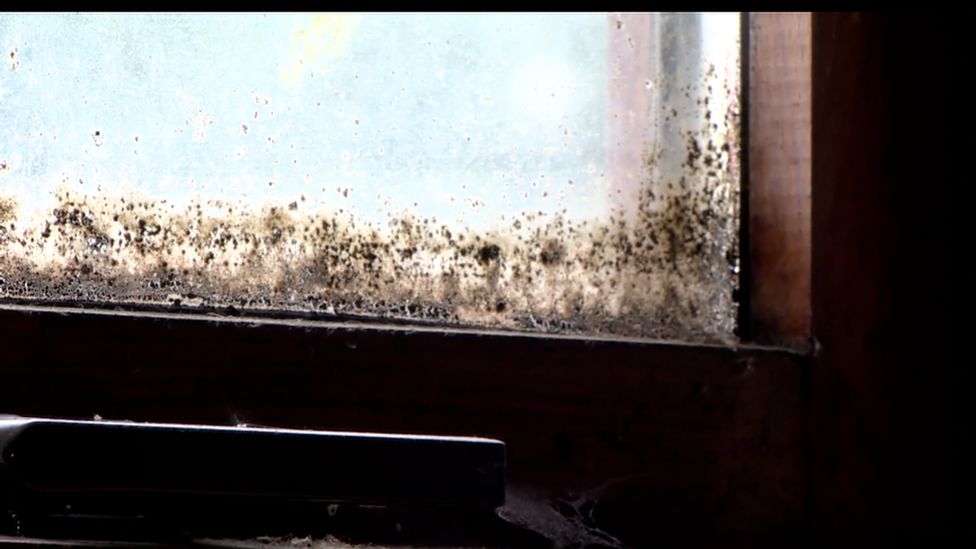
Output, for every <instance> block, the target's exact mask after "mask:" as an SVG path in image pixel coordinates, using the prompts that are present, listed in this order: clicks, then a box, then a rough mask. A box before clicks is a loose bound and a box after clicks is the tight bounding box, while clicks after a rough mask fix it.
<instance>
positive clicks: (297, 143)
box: [0, 13, 740, 341]
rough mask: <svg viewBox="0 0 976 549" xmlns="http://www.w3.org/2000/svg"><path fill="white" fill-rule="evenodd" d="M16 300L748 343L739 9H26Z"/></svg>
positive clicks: (0, 289)
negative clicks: (738, 294)
mask: <svg viewBox="0 0 976 549" xmlns="http://www.w3.org/2000/svg"><path fill="white" fill-rule="evenodd" d="M0 53H2V59H0V61H2V62H0V301H2V302H6V303H24V302H32V303H38V302H41V303H54V304H74V305H86V306H87V305H93V304H94V305H97V304H100V303H104V304H115V305H117V304H129V305H133V306H135V305H139V306H146V305H155V306H166V307H170V308H174V309H180V310H190V311H194V310H213V309H218V310H229V308H231V307H233V308H235V309H237V310H242V311H257V312H261V313H262V314H264V313H267V314H272V313H274V312H276V311H278V312H283V311H287V312H290V313H302V314H308V315H309V316H313V317H321V318H348V317H364V318H365V317H369V318H380V319H384V318H385V319H400V320H408V321H411V322H418V323H437V324H445V325H454V326H468V327H480V328H502V329H514V330H533V331H552V332H559V333H570V334H581V335H613V336H628V337H630V336H633V337H655V338H658V337H665V338H680V339H685V340H712V341H730V340H731V338H732V333H733V329H734V325H735V316H736V315H735V302H734V299H733V293H734V291H735V289H736V288H737V283H738V281H737V272H738V253H737V232H738V200H739V199H738V196H739V138H738V136H739V117H740V112H739V17H738V16H737V15H736V14H705V15H697V14H680V15H671V14H639V13H635V14H602V13H572V14H526V13H516V14H512V13H508V14H502V13H497V14H474V13H464V14H431V13H424V14H409V13H397V14H383V13H369V14H353V13H342V14H293V13H288V14H284V13H277V14H267V15H263V14H256V13H248V14H228V13H221V14H203V13H195V14H148V13H139V14H95V13H92V14H57V13H43V14H30V13H16V14H0Z"/></svg>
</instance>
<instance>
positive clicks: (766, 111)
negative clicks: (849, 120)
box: [748, 13, 810, 349]
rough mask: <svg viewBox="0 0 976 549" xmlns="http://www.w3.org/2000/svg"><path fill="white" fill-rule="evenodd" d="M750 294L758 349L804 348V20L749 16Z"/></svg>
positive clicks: (806, 269) (773, 15)
mask: <svg viewBox="0 0 976 549" xmlns="http://www.w3.org/2000/svg"><path fill="white" fill-rule="evenodd" d="M749 25H750V34H749V60H750V63H749V68H748V70H749V90H748V93H749V106H748V111H749V126H748V127H749V131H748V134H749V135H748V143H749V145H748V146H749V155H748V158H749V170H748V171H749V193H748V194H749V198H748V200H749V205H748V211H749V219H748V223H749V231H750V233H749V237H748V240H749V258H748V261H749V262H750V265H749V268H750V271H749V272H750V276H749V280H750V282H751V284H750V288H749V298H750V318H749V322H750V323H751V326H750V329H749V330H748V333H750V334H752V336H753V337H754V338H755V339H756V340H757V341H763V342H766V343H774V344H780V345H786V346H790V347H793V348H796V349H808V348H809V346H810V14H809V13H788V14H785V13H756V14H751V15H750V16H749Z"/></svg>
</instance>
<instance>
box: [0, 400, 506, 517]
mask: <svg viewBox="0 0 976 549" xmlns="http://www.w3.org/2000/svg"><path fill="white" fill-rule="evenodd" d="M504 499H505V445H504V443H502V442H501V441H498V440H491V439H485V438H473V437H443V436H425V435H402V434H395V435H394V434H379V433H352V432H333V431H305V430H294V429H273V428H255V427H219V426H203V425H179V424H150V423H130V422H119V421H75V420H62V419H40V418H21V417H12V416H0V505H2V506H3V507H0V512H4V511H5V512H6V516H0V523H3V522H4V521H6V523H7V524H6V528H3V527H2V526H0V530H4V529H5V530H7V531H6V532H4V531H0V533H7V534H11V533H12V534H20V533H25V532H24V529H25V528H27V526H25V525H27V524H33V525H41V526H36V527H35V528H34V530H35V532H36V531H40V533H44V534H48V533H50V532H51V531H52V530H57V529H58V528H60V526H56V527H52V526H51V525H61V524H80V523H86V521H87V523H101V522H107V523H109V524H111V525H112V526H111V528H110V529H111V530H112V531H113V532H115V533H120V532H124V531H125V530H126V526H125V525H126V524H133V525H138V526H133V528H134V530H139V529H140V528H142V527H143V526H144V525H145V524H149V523H152V524H159V523H166V524H170V525H181V526H183V525H189V527H191V528H192V527H193V526H194V525H196V526H199V525H201V524H207V525H210V526H213V525H215V524H220V523H222V524H232V523H233V524H237V525H242V524H244V523H247V522H249V521H255V520H256V521H258V522H264V523H266V524H271V523H277V524H279V525H281V524H284V525H288V524H289V523H290V522H295V521H299V520H301V519H302V518H305V519H308V518H309V517H312V518H313V519H314V520H319V519H320V518H322V519H324V518H326V516H327V512H326V510H331V509H334V505H336V504H355V505H357V506H383V507H393V508H396V507H413V508H416V507H418V506H420V507H435V508H442V509H444V508H464V509H484V510H492V509H494V508H496V507H499V506H501V505H502V504H503V503H504ZM31 521H33V522H31ZM55 533H56V532H55ZM94 535H96V536H97V535H98V534H97V533H96V534H94ZM121 535H123V536H124V534H121Z"/></svg>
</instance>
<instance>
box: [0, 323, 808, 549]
mask: <svg viewBox="0 0 976 549" xmlns="http://www.w3.org/2000/svg"><path fill="white" fill-rule="evenodd" d="M0 326H2V329H3V333H4V334H5V339H4V341H5V343H4V347H5V351H4V355H5V360H4V363H3V366H2V371H3V377H4V383H3V384H2V385H0V407H2V409H3V411H4V412H7V413H16V414H21V415H39V416H66V417H89V418H90V417H92V416H93V415H94V414H99V415H100V416H102V417H105V418H113V419H131V420H136V421H139V420H155V421H176V422H180V421H185V422H204V423H216V424H227V423H230V422H232V421H235V420H241V421H246V422H251V423H257V424H267V425H280V426H293V427H314V428H321V429H344V430H366V431H384V432H416V433H435V434H458V435H465V434H474V435H484V436H491V437H498V438H500V439H502V440H504V441H505V442H506V443H507V445H508V461H509V467H510V474H509V479H510V482H512V483H513V484H515V485H531V486H533V487H536V488H538V489H540V490H543V491H547V492H574V493H576V492H581V491H587V490H589V492H588V494H589V495H588V496H587V497H589V498H590V499H591V500H592V502H593V503H595V504H596V505H597V507H598V508H602V511H601V512H602V513H603V516H604V520H606V521H608V524H612V528H611V530H617V531H618V532H619V533H620V535H621V536H622V537H624V538H625V539H626V538H629V539H630V541H631V542H633V543H635V544H636V545H644V544H645V543H647V542H649V541H651V540H649V539H646V536H647V535H648V533H649V532H656V534H655V536H656V537H655V539H657V540H664V541H665V542H667V540H671V541H672V542H675V543H679V540H684V542H688V541H690V540H693V541H694V543H693V544H698V545H717V544H720V542H723V543H724V542H726V541H728V540H730V539H740V538H741V539H742V540H745V541H750V542H756V541H757V540H765V539H769V538H770V537H772V538H775V539H780V538H781V537H782V536H789V535H796V534H797V533H798V532H799V531H800V529H801V528H802V525H803V515H802V504H803V501H804V497H805V485H804V476H803V472H802V465H803V455H802V449H803V444H802V436H803V397H802V387H801V383H802V380H803V376H804V361H803V359H802V358H801V357H799V356H796V355H793V354H790V353H784V352H778V351H767V350H761V349H751V350H739V351H734V350H731V349H725V348H718V347H714V348H709V347H696V346H689V345H680V344H673V345H668V344H639V343H626V342H609V341H584V340H572V339H546V338H539V337H525V336H501V335H491V336H485V335H475V334H448V333H422V332H413V333H410V332H405V331H384V330H363V329H355V328H352V329H348V328H347V329H333V328H323V327H317V326H314V325H312V324H309V325H307V326H285V325H276V324H262V325H257V326H250V325H247V324H239V323H226V322H208V321H204V320H172V319H156V318H152V317H149V316H131V317H121V316H111V315H109V316H106V315H85V314H67V315H65V314H56V313H51V312H39V313H32V314H30V313H25V312H23V311H10V310H6V311H0ZM601 506H602V507H601ZM610 510H613V512H610ZM649 527H650V529H648V528H649ZM689 536H691V537H689Z"/></svg>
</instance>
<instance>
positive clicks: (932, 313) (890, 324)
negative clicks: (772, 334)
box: [810, 13, 972, 547]
mask: <svg viewBox="0 0 976 549" xmlns="http://www.w3.org/2000/svg"><path fill="white" fill-rule="evenodd" d="M948 17H951V16H948ZM947 22H948V21H947V16H944V15H932V14H923V13H904V14H815V15H814V16H813V204H812V205H813V210H812V215H813V218H812V222H813V279H812V284H813V286H812V290H813V328H814V335H815V337H816V340H817V352H816V355H815V358H814V364H813V366H812V368H811V370H810V371H811V373H812V378H811V379H812V385H811V403H812V416H811V418H812V439H811V440H812V449H813V461H812V469H811V474H812V482H811V487H812V490H811V495H812V500H811V501H812V512H813V523H812V527H813V532H814V533H815V535H816V536H817V541H818V543H819V544H820V545H823V546H830V547H862V546H868V545H870V546H879V545H884V544H889V543H896V544H898V545H900V546H945V545H948V543H947V542H948V541H949V539H951V538H952V537H953V536H955V535H956V534H957V533H956V532H954V529H955V528H957V527H959V526H961V524H963V523H960V522H955V521H954V520H953V512H954V508H955V504H954V502H953V491H954V490H957V489H958V488H956V486H958V485H959V482H960V481H959V479H958V478H957V477H956V474H957V473H956V472H954V471H953V461H954V460H958V454H955V453H954V450H953V449H952V445H953V443H954V441H958V440H959V439H960V435H961V433H962V432H963V429H961V423H960V422H961V420H960V419H958V418H959V417H960V414H957V413H955V412H954V411H953V410H952V408H951V404H952V400H953V394H952V387H954V386H955V387H960V388H963V387H966V386H968V384H964V383H960V382H959V381H958V379H957V377H956V374H955V373H954V372H953V367H952V365H953V363H954V362H958V365H959V366H960V367H963V366H966V367H967V369H968V364H967V363H966V362H967V361H966V360H965V359H964V358H959V359H954V360H953V359H950V358H949V356H948V347H949V345H951V341H952V339H953V328H952V321H951V320H949V316H948V315H950V312H949V311H951V310H952V309H950V308H949V306H948V300H947V299H946V297H947V294H948V292H946V291H944V290H942V289H949V287H950V286H951V284H950V283H949V274H948V273H949V272H950V268H949V265H950V263H949V262H950V261H951V258H952V256H953V255H954V254H952V253H947V250H948V241H947V239H948V238H949V237H948V236H947V235H948V234H950V231H949V230H948V228H947V220H948V219H949V218H950V217H951V204H950V203H949V202H951V201H952V200H951V199H950V200H948V201H947V197H949V196H950V195H951V193H950V194H946V191H947V189H949V188H951V187H952V186H953V185H955V184H956V183H955V182H956V181H961V179H959V178H960V177H961V176H960V175H958V174H956V173H955V172H956V170H958V169H959V164H958V163H957V162H956V160H958V159H960V158H962V156H960V152H959V151H960V150H961V144H962V142H961V141H957V140H956V139H953V138H952V137H950V136H951V132H950V128H952V127H953V126H956V125H958V124H960V123H961V119H960V118H959V114H958V106H959V105H960V104H962V101H963V100H962V98H954V97H953V91H954V90H956V89H959V88H958V86H960V85H961V84H960V83H959V82H957V81H956V79H957V78H958V76H957V75H958V67H957V65H956V61H955V59H956V56H957V53H958V51H959V50H958V48H960V47H962V46H961V44H954V43H953V40H954V39H955V37H958V36H959V35H958V34H955V33H953V32H952V31H951V30H949V28H948V27H947V26H946V24H947ZM957 253H959V252H955V254H957ZM954 456H955V457H954ZM957 465H958V463H957ZM957 495H961V494H957ZM966 522H967V523H969V524H972V521H971V520H967V521H966ZM968 530H969V531H970V533H972V526H969V527H968ZM906 544H908V545H906Z"/></svg>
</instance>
